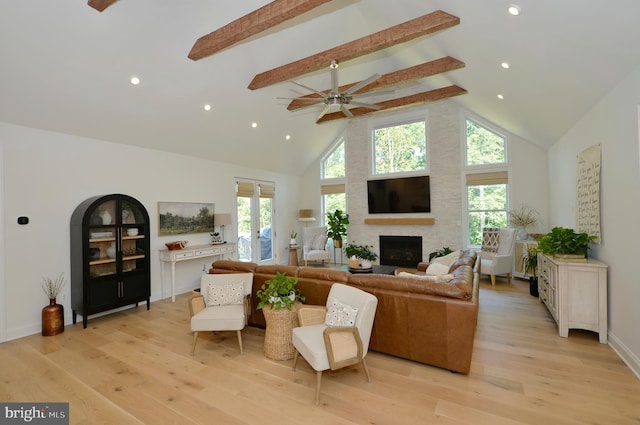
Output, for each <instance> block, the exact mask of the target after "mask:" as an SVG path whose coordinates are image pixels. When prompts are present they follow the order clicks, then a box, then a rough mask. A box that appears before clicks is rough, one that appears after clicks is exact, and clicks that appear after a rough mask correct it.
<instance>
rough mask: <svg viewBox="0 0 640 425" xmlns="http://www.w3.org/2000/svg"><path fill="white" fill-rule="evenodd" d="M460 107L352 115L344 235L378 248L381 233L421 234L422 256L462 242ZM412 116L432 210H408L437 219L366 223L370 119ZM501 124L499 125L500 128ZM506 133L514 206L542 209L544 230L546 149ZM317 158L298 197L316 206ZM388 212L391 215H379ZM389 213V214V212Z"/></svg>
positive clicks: (445, 103)
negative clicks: (423, 126) (423, 130)
mask: <svg viewBox="0 0 640 425" xmlns="http://www.w3.org/2000/svg"><path fill="white" fill-rule="evenodd" d="M465 113H466V111H464V110H463V109H462V108H461V107H460V106H459V105H458V104H457V103H456V102H454V101H451V100H446V101H441V102H436V103H433V104H430V105H428V106H426V107H425V106H422V107H417V108H411V109H406V110H402V111H399V112H395V113H388V114H384V116H383V117H382V118H377V117H379V115H372V117H363V118H359V119H354V120H351V121H350V123H349V125H348V126H347V129H346V131H345V143H346V146H345V148H346V153H345V154H346V160H347V186H346V190H347V210H348V212H349V219H350V224H349V226H348V240H349V241H354V242H357V243H359V244H363V243H364V244H367V245H373V246H374V249H375V251H376V252H378V253H379V252H380V250H379V246H378V245H379V240H378V236H379V235H401V236H422V237H423V247H422V253H423V258H424V259H427V258H428V254H429V253H430V252H432V251H435V250H436V249H440V248H442V247H443V246H448V247H450V248H452V249H456V248H464V247H466V245H465V241H464V237H463V226H464V225H465V219H464V217H463V208H464V197H465V196H466V194H465V192H464V190H463V185H464V179H463V174H462V173H463V157H462V152H463V147H462V143H463V139H462V137H463V134H464V117H465ZM412 118H426V119H427V132H428V139H429V145H430V146H429V154H430V159H429V161H430V184H431V211H432V212H431V213H430V214H426V215H424V214H423V215H408V216H411V217H413V216H421V217H434V218H435V225H426V226H413V225H411V226H408V225H392V226H380V225H375V226H373V225H365V224H364V219H365V218H367V217H369V214H368V209H367V188H366V180H367V179H369V178H370V166H369V164H370V163H371V147H370V131H371V123H372V122H376V123H377V122H379V121H381V120H382V121H384V122H388V123H393V122H394V120H395V122H402V121H404V120H407V119H412ZM498 130H500V129H498ZM500 131H501V133H502V134H505V135H506V136H507V137H508V139H509V151H508V154H509V167H510V170H511V172H510V179H511V180H510V188H511V203H512V205H513V206H514V208H517V207H518V206H520V205H521V204H528V205H529V206H531V207H532V208H534V209H536V210H537V211H538V212H539V214H540V223H539V224H538V225H537V227H536V229H529V231H531V232H533V231H534V230H535V231H537V232H546V231H547V230H548V225H547V223H548V215H547V214H548V213H547V210H548V207H547V206H548V197H547V191H546V187H547V158H546V151H544V150H543V149H541V148H540V147H538V146H536V145H534V144H531V143H528V142H526V141H524V140H523V139H521V138H519V137H517V136H515V135H512V134H509V133H508V132H506V131H504V130H500ZM319 166H320V164H319V161H318V162H317V163H315V164H314V165H313V166H312V167H310V169H309V170H308V171H307V173H306V174H305V175H304V176H303V178H302V182H303V183H302V184H303V187H305V188H308V190H306V191H305V193H304V194H303V195H302V196H301V203H302V204H305V205H308V208H314V211H316V212H319V211H320V192H319V189H317V188H318V187H319V185H320V175H319V171H318V170H319ZM383 216H384V217H390V215H383ZM391 216H392V215H391Z"/></svg>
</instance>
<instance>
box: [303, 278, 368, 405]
mask: <svg viewBox="0 0 640 425" xmlns="http://www.w3.org/2000/svg"><path fill="white" fill-rule="evenodd" d="M377 306H378V299H377V298H376V297H375V296H374V295H372V294H370V293H368V292H365V291H362V290H361V289H357V288H354V287H351V286H347V285H343V284H340V283H334V284H333V285H332V286H331V289H330V290H329V296H328V297H327V304H326V306H306V305H305V306H302V307H301V308H300V309H299V310H298V320H299V322H300V325H301V326H300V327H297V328H294V329H293V346H294V347H295V349H296V352H295V355H294V358H293V370H294V371H295V370H296V364H297V361H298V357H299V356H300V355H302V357H304V359H305V360H306V361H307V363H309V365H310V366H311V367H312V368H313V369H314V370H315V371H316V394H315V404H316V405H318V404H319V403H320V384H321V381H322V371H324V370H328V369H331V370H336V369H341V368H343V367H346V366H350V365H353V364H357V363H362V367H363V369H364V372H365V375H366V376H367V381H368V382H371V377H370V375H369V370H368V369H367V364H366V362H365V357H366V356H367V352H368V349H369V340H370V338H371V330H372V328H373V320H374V318H375V314H376V308H377Z"/></svg>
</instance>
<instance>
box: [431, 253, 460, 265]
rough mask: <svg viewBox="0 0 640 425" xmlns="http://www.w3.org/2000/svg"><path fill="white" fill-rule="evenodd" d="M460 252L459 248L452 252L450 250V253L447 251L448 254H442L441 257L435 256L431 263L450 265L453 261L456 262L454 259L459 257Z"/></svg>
mask: <svg viewBox="0 0 640 425" xmlns="http://www.w3.org/2000/svg"><path fill="white" fill-rule="evenodd" d="M461 252H462V251H460V250H459V249H457V250H455V251H453V252H450V253H449V254H447V255H443V256H442V257H436V258H434V259H433V260H431V263H432V264H443V265H445V266H447V267H450V266H451V265H452V264H453V263H455V262H456V260H457V259H458V258H460V253H461Z"/></svg>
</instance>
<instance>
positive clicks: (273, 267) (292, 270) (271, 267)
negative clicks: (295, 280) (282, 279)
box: [255, 264, 298, 276]
mask: <svg viewBox="0 0 640 425" xmlns="http://www.w3.org/2000/svg"><path fill="white" fill-rule="evenodd" d="M255 273H260V274H272V275H275V274H276V273H282V274H286V275H287V276H296V275H297V274H298V267H296V266H287V265H283V264H264V265H260V266H256V269H255Z"/></svg>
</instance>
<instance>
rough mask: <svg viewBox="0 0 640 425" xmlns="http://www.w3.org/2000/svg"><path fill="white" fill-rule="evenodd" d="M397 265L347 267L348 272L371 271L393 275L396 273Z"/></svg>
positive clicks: (372, 272)
mask: <svg viewBox="0 0 640 425" xmlns="http://www.w3.org/2000/svg"><path fill="white" fill-rule="evenodd" d="M397 269H398V267H396V266H378V265H374V266H371V268H370V269H352V268H349V269H348V270H349V273H353V274H359V273H371V274H390V275H393V274H395V273H396V270H397Z"/></svg>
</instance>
